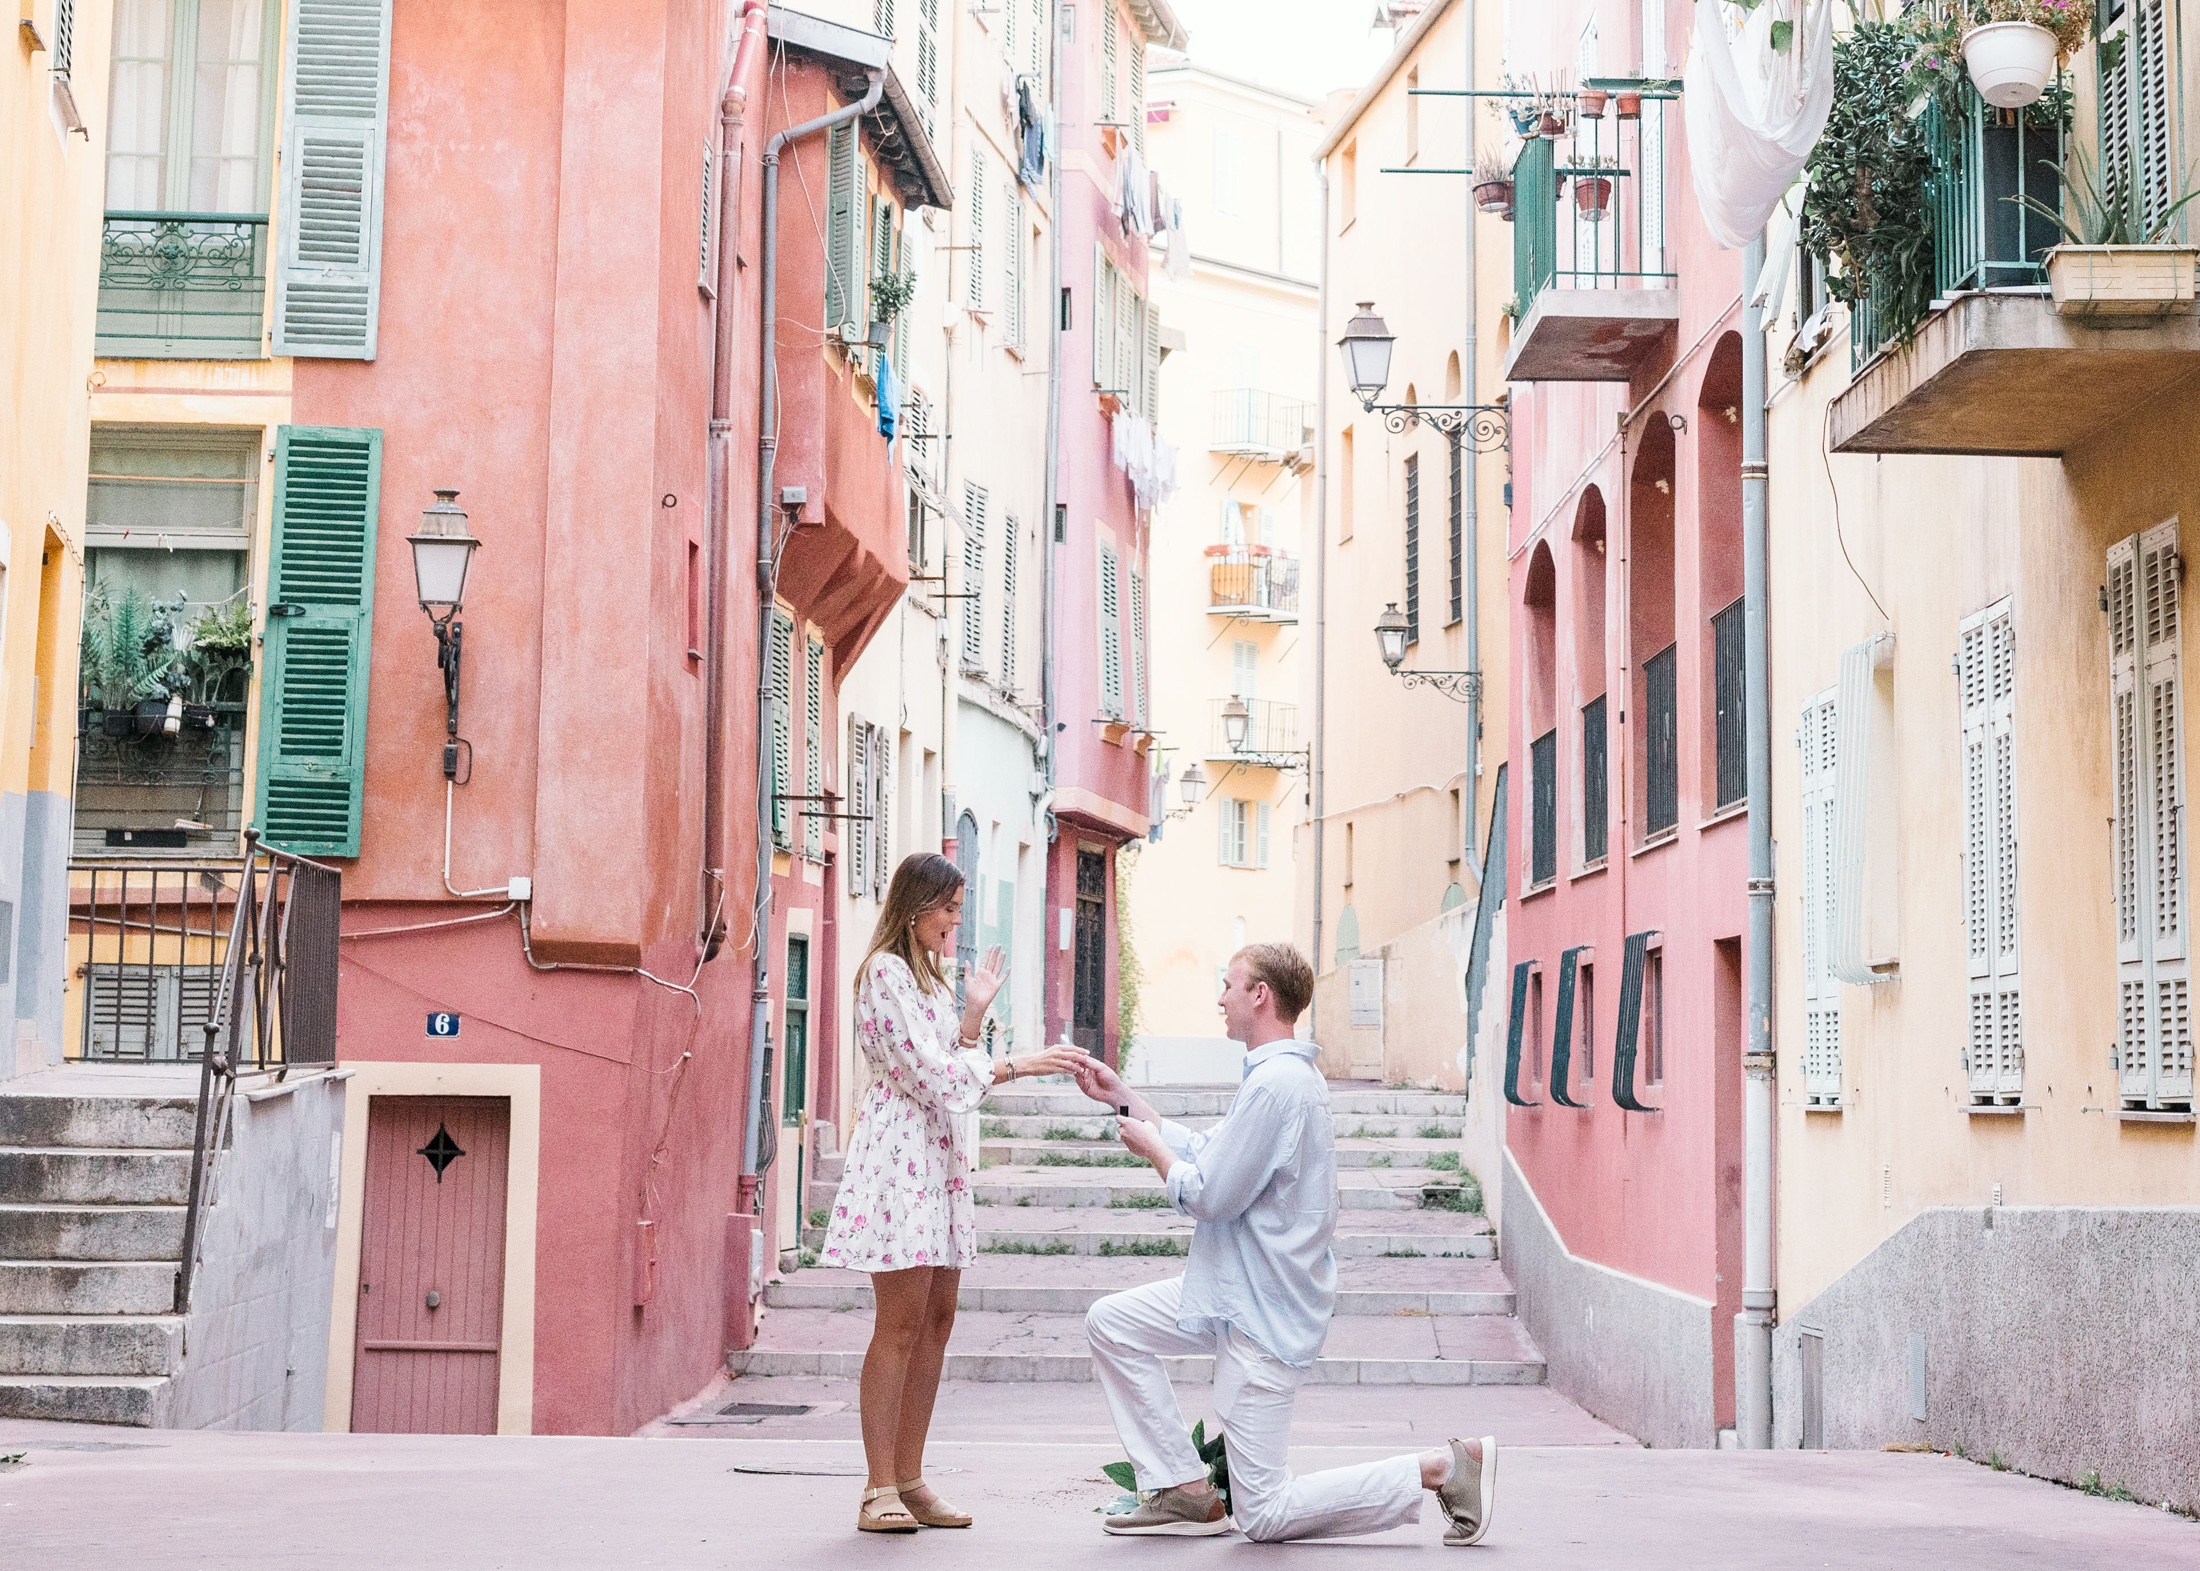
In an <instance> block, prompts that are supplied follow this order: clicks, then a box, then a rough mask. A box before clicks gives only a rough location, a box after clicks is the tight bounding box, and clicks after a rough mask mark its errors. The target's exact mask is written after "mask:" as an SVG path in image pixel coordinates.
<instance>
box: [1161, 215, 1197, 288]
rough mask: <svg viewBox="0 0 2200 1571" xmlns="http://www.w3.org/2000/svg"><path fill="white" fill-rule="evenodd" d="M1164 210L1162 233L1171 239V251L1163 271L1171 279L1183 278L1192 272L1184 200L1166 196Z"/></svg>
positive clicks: (1190, 247) (1162, 264)
mask: <svg viewBox="0 0 2200 1571" xmlns="http://www.w3.org/2000/svg"><path fill="white" fill-rule="evenodd" d="M1162 208H1163V218H1164V222H1163V224H1162V232H1163V233H1164V234H1166V235H1167V236H1168V237H1169V251H1168V255H1167V256H1166V257H1165V258H1163V260H1162V263H1161V270H1162V271H1163V272H1164V273H1166V274H1168V276H1169V277H1171V278H1182V277H1183V276H1184V275H1185V274H1186V273H1189V272H1190V271H1191V270H1192V243H1191V240H1190V239H1189V238H1188V237H1187V236H1186V235H1185V233H1184V199H1183V198H1182V197H1178V196H1164V197H1163V198H1162Z"/></svg>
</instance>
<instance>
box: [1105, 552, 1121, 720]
mask: <svg viewBox="0 0 2200 1571" xmlns="http://www.w3.org/2000/svg"><path fill="white" fill-rule="evenodd" d="M1122 593H1123V591H1122V587H1121V585H1120V584H1119V583H1118V582H1117V577H1116V556H1115V547H1113V546H1111V545H1102V546H1101V547H1100V712H1101V713H1102V714H1104V715H1106V716H1107V717H1108V718H1109V719H1111V720H1120V719H1122V718H1123V616H1122V604H1123V602H1122Z"/></svg>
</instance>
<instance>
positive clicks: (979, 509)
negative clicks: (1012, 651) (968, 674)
mask: <svg viewBox="0 0 2200 1571" xmlns="http://www.w3.org/2000/svg"><path fill="white" fill-rule="evenodd" d="M987 501H988V498H987V496H986V491H985V487H984V486H982V485H978V484H976V483H974V482H972V481H968V480H965V481H964V482H963V583H962V589H963V594H964V596H965V598H964V600H963V603H962V604H963V650H962V659H963V665H964V667H965V668H967V669H969V670H972V671H980V672H982V671H983V670H984V669H985V510H986V504H987Z"/></svg>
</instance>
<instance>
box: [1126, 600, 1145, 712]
mask: <svg viewBox="0 0 2200 1571" xmlns="http://www.w3.org/2000/svg"><path fill="white" fill-rule="evenodd" d="M1127 576H1128V577H1129V580H1130V585H1129V589H1130V602H1131V605H1130V611H1131V626H1130V639H1129V643H1130V692H1129V693H1128V694H1127V695H1126V698H1127V701H1126V704H1125V711H1126V713H1127V714H1128V715H1129V717H1130V718H1131V719H1132V720H1134V721H1136V722H1137V723H1138V724H1139V725H1144V724H1145V723H1146V575H1145V574H1143V573H1141V572H1139V571H1138V570H1137V569H1136V568H1133V569H1131V571H1130V573H1129V574H1128V575H1127Z"/></svg>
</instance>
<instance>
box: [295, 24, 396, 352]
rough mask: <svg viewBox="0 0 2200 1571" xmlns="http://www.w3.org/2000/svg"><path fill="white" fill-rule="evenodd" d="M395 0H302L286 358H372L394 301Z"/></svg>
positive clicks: (297, 36)
mask: <svg viewBox="0 0 2200 1571" xmlns="http://www.w3.org/2000/svg"><path fill="white" fill-rule="evenodd" d="M390 3H391V0H295V3H294V4H292V5H291V6H290V40H289V49H288V56H287V59H286V62H285V64H286V67H287V68H286V70H285V71H284V73H283V75H284V77H285V79H286V81H287V83H288V96H287V101H286V106H285V107H286V113H285V115H284V117H283V118H284V123H283V152H282V161H281V169H282V206H281V210H280V213H279V218H278V223H277V226H276V227H277V233H278V244H279V248H280V254H279V256H278V258H277V268H276V285H275V340H274V342H275V353H277V354H279V355H321V356H326V357H328V358H331V359H352V360H372V359H373V358H374V345H375V322H376V319H377V317H378V316H379V314H380V310H381V297H382V184H383V143H384V137H385V135H386V132H387V129H388V124H389V73H390Z"/></svg>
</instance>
